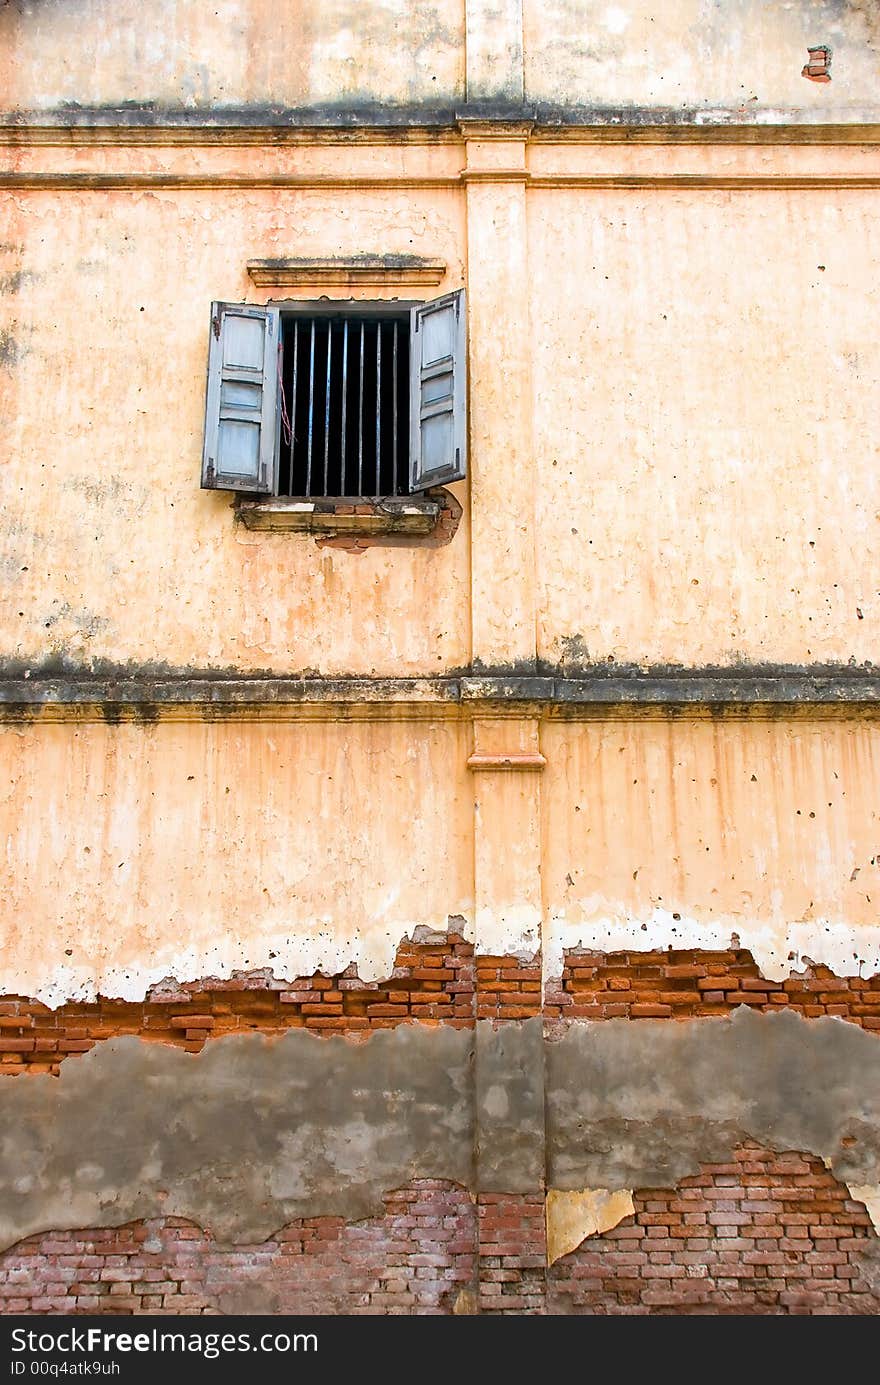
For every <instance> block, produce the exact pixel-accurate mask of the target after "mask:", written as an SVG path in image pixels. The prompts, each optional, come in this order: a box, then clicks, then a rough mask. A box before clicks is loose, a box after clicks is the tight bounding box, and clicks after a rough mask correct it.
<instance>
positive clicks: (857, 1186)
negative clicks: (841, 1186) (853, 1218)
mask: <svg viewBox="0 0 880 1385" xmlns="http://www.w3.org/2000/svg"><path fill="white" fill-rule="evenodd" d="M846 1186H847V1191H848V1192H849V1195H850V1197H851V1198H852V1199H853V1201H854V1202H863V1203H864V1204H865V1211H866V1212H867V1213H868V1216H869V1217H870V1218H871V1221H872V1223H873V1226H874V1230H875V1231H876V1232H877V1233H878V1234H880V1184H877V1183H848V1184H847V1185H846Z"/></svg>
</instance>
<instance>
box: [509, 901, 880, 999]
mask: <svg viewBox="0 0 880 1385" xmlns="http://www.w3.org/2000/svg"><path fill="white" fill-rule="evenodd" d="M585 912H587V911H586V910H585ZM576 947H580V948H586V949H587V950H589V951H595V952H635V951H638V952H649V951H651V950H652V949H654V948H667V947H673V948H705V949H708V950H713V951H714V950H718V951H724V950H725V949H727V948H730V947H736V948H747V949H748V950H749V951H750V952H751V954H752V956H753V957H754V959H755V962H756V963H757V966H758V968H759V970H760V972H761V975H762V976H764V977H766V978H767V980H768V981H784V980H785V979H786V978H787V977H788V976H790V975H791V974H792V973H793V972H797V971H803V970H804V969H805V968H806V967H807V966H808V965H809V964H810V963H811V962H813V963H817V964H821V965H824V966H827V967H830V968H831V970H832V971H833V972H834V973H835V975H837V976H873V975H874V974H875V973H877V972H878V971H880V925H874V924H872V925H865V924H860V925H859V926H858V927H852V926H851V925H848V924H844V923H840V922H836V921H834V920H831V919H810V920H806V921H800V922H793V923H784V922H782V923H776V922H767V921H763V920H760V919H753V920H750V919H746V918H743V917H742V916H739V915H738V916H737V917H736V918H726V919H718V920H713V921H712V922H706V921H705V920H703V919H700V918H698V917H691V916H689V915H686V914H680V913H677V912H673V911H671V910H668V909H654V910H652V912H651V913H650V914H647V915H644V916H640V915H632V914H627V913H626V911H625V909H624V908H623V907H622V906H621V908H620V910H619V912H615V913H603V914H602V915H599V916H595V915H594V916H593V917H591V918H590V919H589V921H586V922H584V921H581V922H576V923H575V922H572V921H570V920H568V919H567V918H566V917H565V915H564V914H561V913H559V914H555V915H554V916H553V917H552V918H551V919H550V920H549V922H548V924H547V927H546V929H545V933H544V976H545V978H549V977H557V976H561V975H562V969H563V960H564V957H563V954H564V952H565V951H566V949H568V948H576ZM497 950H498V951H499V952H500V951H502V950H503V948H502V946H501V945H499V947H498V949H497Z"/></svg>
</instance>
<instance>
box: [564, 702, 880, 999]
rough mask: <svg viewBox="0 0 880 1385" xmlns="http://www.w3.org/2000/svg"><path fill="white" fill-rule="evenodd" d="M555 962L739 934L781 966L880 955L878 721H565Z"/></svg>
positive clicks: (766, 964)
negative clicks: (580, 950) (589, 952)
mask: <svg viewBox="0 0 880 1385" xmlns="http://www.w3.org/2000/svg"><path fill="white" fill-rule="evenodd" d="M542 747H543V750H544V754H545V755H546V758H547V769H546V771H545V773H544V780H543V784H542V802H543V807H544V831H543V848H542V863H543V879H544V891H545V903H546V911H547V912H546V919H545V935H544V937H545V948H546V950H547V954H548V955H547V958H546V961H545V967H546V969H547V971H548V972H549V973H550V974H554V973H558V971H559V970H560V962H561V954H562V949H563V947H572V946H577V945H582V946H585V947H595V948H597V949H598V950H600V951H605V950H608V951H614V950H620V949H623V950H627V949H629V948H632V949H638V950H640V951H642V950H650V948H651V947H656V946H658V945H659V946H662V947H709V948H711V947H719V946H720V947H722V948H724V947H728V946H729V945H730V941H731V937H732V935H733V934H736V935H738V937H739V938H740V943H741V946H742V947H746V948H750V949H751V950H752V951H753V953H754V955H755V958H756V960H757V961H758V963H759V965H760V966H761V967H762V970H763V971H764V974H765V975H768V976H774V975H775V976H777V977H781V976H787V975H788V974H789V972H790V971H791V970H792V969H797V968H800V967H801V966H803V965H804V961H805V959H806V958H811V959H812V960H813V961H823V962H826V963H828V964H829V965H830V966H832V967H833V968H834V969H835V970H836V971H837V972H838V973H839V974H840V975H859V974H860V972H862V973H863V974H864V975H868V976H869V975H871V974H872V973H873V972H874V971H876V970H877V969H878V967H880V928H878V925H877V906H878V901H880V856H878V853H877V840H878V827H880V809H878V803H877V794H876V785H877V782H878V775H880V734H878V724H877V722H876V721H875V720H869V721H860V720H856V719H853V720H842V721H821V722H815V721H810V720H808V719H806V718H803V719H798V718H795V719H786V718H781V719H779V720H767V721H763V720H747V721H734V720H731V721H727V720H722V721H713V720H708V719H705V720H696V721H686V720H683V721H669V720H664V719H659V718H658V719H645V720H639V721H630V722H627V721H619V722H618V721H610V722H608V721H606V722H602V721H590V722H581V723H572V722H565V721H549V722H547V723H545V725H544V727H543V730H542Z"/></svg>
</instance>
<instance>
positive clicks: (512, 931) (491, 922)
mask: <svg viewBox="0 0 880 1385" xmlns="http://www.w3.org/2000/svg"><path fill="white" fill-rule="evenodd" d="M476 936H477V940H478V941H477V948H478V951H479V952H482V953H486V954H488V955H489V956H499V957H500V956H504V957H513V956H517V957H534V956H535V954H536V953H537V951H538V949H539V948H540V946H541V911H540V910H539V909H538V908H536V907H535V906H534V905H531V904H511V905H508V906H507V907H505V908H504V909H502V910H495V909H483V908H481V909H478V910H477V921H476Z"/></svg>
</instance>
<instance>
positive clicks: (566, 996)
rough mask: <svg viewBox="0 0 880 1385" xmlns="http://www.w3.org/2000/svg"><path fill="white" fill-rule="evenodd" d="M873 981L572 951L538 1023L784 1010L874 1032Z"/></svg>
mask: <svg viewBox="0 0 880 1385" xmlns="http://www.w3.org/2000/svg"><path fill="white" fill-rule="evenodd" d="M878 981H880V978H878V977H872V978H867V977H863V976H843V977H841V976H835V975H834V973H833V972H831V971H830V970H829V969H828V967H824V966H810V967H808V968H807V970H805V971H804V972H799V973H797V974H796V975H793V976H790V977H788V979H787V980H785V981H768V980H767V978H766V977H764V976H762V975H761V973H760V971H759V969H758V966H757V963H756V962H755V960H754V958H753V957H752V954H751V952H749V951H747V950H745V949H742V950H737V951H732V950H726V951H704V950H702V949H699V948H692V949H679V950H675V949H672V948H670V949H669V951H668V952H588V951H582V950H580V949H572V950H571V951H570V952H567V953H566V954H565V962H564V967H563V972H562V976H560V977H557V978H554V979H553V980H551V981H548V983H547V986H546V989H545V997H544V1016H545V1019H547V1020H548V1021H549V1023H550V1025H551V1031H552V1025H553V1022H554V1021H555V1020H565V1019H579V1018H580V1019H583V1018H589V1019H596V1020H601V1019H619V1018H626V1019H663V1018H666V1019H672V1020H682V1019H693V1018H694V1017H695V1016H707V1015H724V1014H729V1013H730V1012H731V1011H732V1010H734V1009H736V1008H737V1006H739V1005H747V1006H749V1008H750V1009H753V1010H763V1011H775V1010H779V1009H780V1008H781V1007H782V1006H785V1007H786V1008H788V1009H791V1010H796V1011H798V1013H800V1014H802V1015H804V1016H805V1017H807V1018H810V1019H817V1018H819V1017H820V1016H822V1015H835V1016H837V1018H838V1019H843V1020H847V1021H848V1022H849V1023H851V1024H857V1025H860V1026H861V1027H862V1028H864V1029H880V985H877V984H875V983H877V982H878ZM585 1007H586V1008H585Z"/></svg>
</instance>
